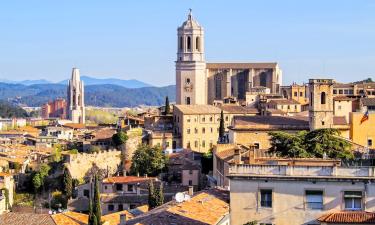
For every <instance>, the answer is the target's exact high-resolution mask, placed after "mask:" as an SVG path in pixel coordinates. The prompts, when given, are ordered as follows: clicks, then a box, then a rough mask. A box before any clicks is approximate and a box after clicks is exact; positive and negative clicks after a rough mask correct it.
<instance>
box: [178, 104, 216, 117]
mask: <svg viewBox="0 0 375 225" xmlns="http://www.w3.org/2000/svg"><path fill="white" fill-rule="evenodd" d="M174 107H175V108H176V109H178V110H180V111H181V112H182V113H184V114H187V115H193V114H219V113H220V112H221V110H220V109H219V108H218V107H215V106H213V105H175V106H174Z"/></svg>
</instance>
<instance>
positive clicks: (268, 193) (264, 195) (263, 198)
mask: <svg viewBox="0 0 375 225" xmlns="http://www.w3.org/2000/svg"><path fill="white" fill-rule="evenodd" d="M260 206H261V207H266V208H272V190H260Z"/></svg>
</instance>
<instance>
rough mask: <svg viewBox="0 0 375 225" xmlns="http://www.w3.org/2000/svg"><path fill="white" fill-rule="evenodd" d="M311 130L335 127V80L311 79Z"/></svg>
mask: <svg viewBox="0 0 375 225" xmlns="http://www.w3.org/2000/svg"><path fill="white" fill-rule="evenodd" d="M309 92H310V111H309V122H310V130H316V129H321V128H332V125H333V80H332V79H310V80H309Z"/></svg>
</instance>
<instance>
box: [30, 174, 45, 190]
mask: <svg viewBox="0 0 375 225" xmlns="http://www.w3.org/2000/svg"><path fill="white" fill-rule="evenodd" d="M32 182H33V187H34V191H35V193H37V192H38V191H39V189H40V187H42V185H43V179H42V177H41V176H40V173H35V174H34V176H33V179H32Z"/></svg>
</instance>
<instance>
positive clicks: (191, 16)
mask: <svg viewBox="0 0 375 225" xmlns="http://www.w3.org/2000/svg"><path fill="white" fill-rule="evenodd" d="M192 11H193V10H192V9H191V8H189V15H188V20H191V19H192V18H193V13H192Z"/></svg>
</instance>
